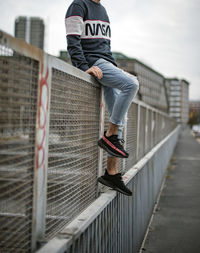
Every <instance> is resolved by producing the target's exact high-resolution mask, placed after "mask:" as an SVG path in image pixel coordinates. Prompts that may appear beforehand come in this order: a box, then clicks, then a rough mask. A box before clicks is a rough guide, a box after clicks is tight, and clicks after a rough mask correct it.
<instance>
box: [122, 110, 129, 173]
mask: <svg viewBox="0 0 200 253" xmlns="http://www.w3.org/2000/svg"><path fill="white" fill-rule="evenodd" d="M127 123H128V112H127V113H126V115H125V119H124V140H125V143H124V149H125V150H126V147H127ZM125 168H126V159H123V171H125Z"/></svg>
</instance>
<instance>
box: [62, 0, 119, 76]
mask: <svg viewBox="0 0 200 253" xmlns="http://www.w3.org/2000/svg"><path fill="white" fill-rule="evenodd" d="M65 26H66V37H67V50H68V52H69V54H70V57H71V61H72V64H73V65H74V66H75V67H77V68H79V69H81V70H83V71H86V70H87V69H89V68H90V67H91V66H92V65H93V64H94V63H95V62H96V61H97V60H98V59H99V58H103V59H105V60H107V61H109V62H111V63H113V64H114V65H116V63H115V60H114V58H113V57H112V53H111V49H110V40H111V29H110V21H109V18H108V15H107V12H106V10H105V8H104V7H103V6H102V5H101V4H100V3H96V2H93V1H92V0H74V1H73V2H72V4H71V5H70V6H69V8H68V10H67V13H66V16H65Z"/></svg>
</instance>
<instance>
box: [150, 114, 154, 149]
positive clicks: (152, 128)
mask: <svg viewBox="0 0 200 253" xmlns="http://www.w3.org/2000/svg"><path fill="white" fill-rule="evenodd" d="M153 116H154V112H153V110H151V148H152V147H153V145H154V127H155V120H154V117H153Z"/></svg>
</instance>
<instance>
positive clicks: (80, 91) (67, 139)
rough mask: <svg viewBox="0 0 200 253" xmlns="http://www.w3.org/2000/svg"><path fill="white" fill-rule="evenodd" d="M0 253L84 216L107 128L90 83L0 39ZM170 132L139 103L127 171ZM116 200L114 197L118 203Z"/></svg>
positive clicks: (157, 114)
mask: <svg viewBox="0 0 200 253" xmlns="http://www.w3.org/2000/svg"><path fill="white" fill-rule="evenodd" d="M0 73H1V77H0V112H1V116H0V157H1V161H0V223H1V227H0V251H1V252H6V253H9V252H31V251H32V252H34V251H35V250H36V249H37V248H38V245H39V244H40V243H42V242H46V241H48V240H50V239H51V238H53V237H54V236H55V235H56V234H57V233H58V232H59V231H61V230H62V229H63V228H64V227H65V226H66V225H67V224H69V223H70V222H71V221H72V220H73V219H74V218H75V217H76V216H77V215H78V214H80V213H81V212H82V211H83V210H85V209H86V208H87V207H88V206H89V205H90V204H91V203H92V202H93V201H95V200H96V198H97V197H98V196H99V194H100V192H102V191H104V188H101V187H98V186H97V181H96V179H97V177H98V176H99V175H101V174H102V172H103V170H104V169H105V167H106V154H105V153H104V152H103V151H102V150H98V148H97V140H98V138H99V136H101V135H102V133H103V131H104V127H106V126H107V124H108V113H107V111H106V109H105V105H104V101H103V96H102V91H101V88H100V86H99V84H98V83H97V82H96V81H95V80H94V78H93V77H91V76H89V75H88V74H86V73H84V72H82V71H80V70H78V69H76V68H74V67H73V66H71V65H69V64H67V63H65V62H63V61H61V60H59V59H57V58H56V57H54V56H51V55H48V54H46V53H45V52H43V51H42V50H40V49H37V48H35V47H34V46H31V45H29V44H27V43H25V42H24V41H22V40H19V39H17V38H14V37H12V36H10V35H8V34H6V33H4V32H3V31H0ZM175 126H176V123H175V121H174V120H173V119H172V118H170V117H169V116H168V115H167V114H165V113H163V112H161V111H158V110H156V109H154V108H152V107H150V106H148V105H146V104H144V103H142V102H140V101H134V102H133V103H132V104H131V107H130V109H129V112H128V115H127V120H126V124H125V129H124V139H125V140H126V149H127V150H128V152H129V153H130V158H129V159H128V160H122V161H121V164H120V165H121V166H120V168H121V171H122V172H124V173H125V172H126V171H128V170H129V169H130V168H132V167H133V165H134V164H136V162H138V161H139V160H140V159H141V158H142V157H143V156H144V155H145V154H147V152H149V151H150V150H151V149H152V148H153V147H154V146H155V145H156V144H158V143H159V142H160V141H161V140H162V139H163V138H164V137H166V136H167V135H168V134H169V133H170V132H171V131H172V130H173V129H174V128H175ZM120 198H122V197H120Z"/></svg>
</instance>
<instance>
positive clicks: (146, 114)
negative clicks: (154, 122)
mask: <svg viewBox="0 0 200 253" xmlns="http://www.w3.org/2000/svg"><path fill="white" fill-rule="evenodd" d="M148 116H149V114H148V108H147V107H146V113H145V139H144V140H145V145H144V154H146V152H147V151H148V150H147V149H148V143H147V140H148V136H147V134H148V120H149V119H148Z"/></svg>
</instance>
